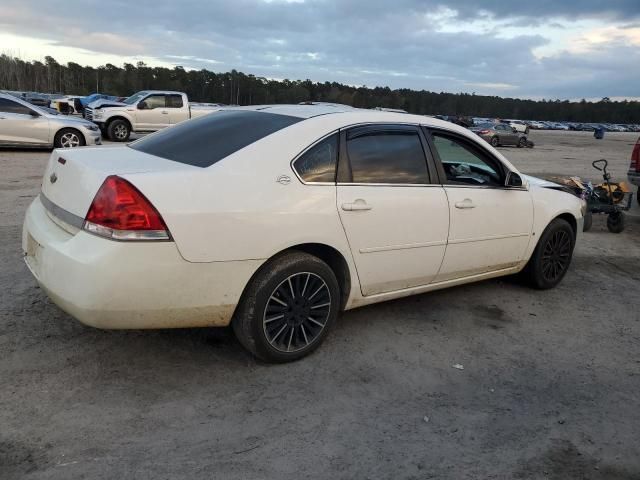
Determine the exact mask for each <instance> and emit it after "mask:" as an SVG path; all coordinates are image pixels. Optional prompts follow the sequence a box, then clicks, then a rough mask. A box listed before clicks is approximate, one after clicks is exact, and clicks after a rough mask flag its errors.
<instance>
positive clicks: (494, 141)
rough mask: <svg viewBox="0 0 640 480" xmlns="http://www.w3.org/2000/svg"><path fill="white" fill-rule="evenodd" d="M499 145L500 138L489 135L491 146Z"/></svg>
mask: <svg viewBox="0 0 640 480" xmlns="http://www.w3.org/2000/svg"><path fill="white" fill-rule="evenodd" d="M498 145H500V139H499V138H498V137H491V146H492V147H497V146H498Z"/></svg>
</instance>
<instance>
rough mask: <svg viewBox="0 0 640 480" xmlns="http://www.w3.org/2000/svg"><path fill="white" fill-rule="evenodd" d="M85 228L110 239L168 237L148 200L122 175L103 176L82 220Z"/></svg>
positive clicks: (164, 227) (167, 231)
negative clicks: (100, 184)
mask: <svg viewBox="0 0 640 480" xmlns="http://www.w3.org/2000/svg"><path fill="white" fill-rule="evenodd" d="M83 228H84V229H85V230H87V231H89V232H91V233H95V234H96V235H100V236H102V237H107V238H112V239H114V240H169V239H170V236H169V230H168V229H167V226H166V225H165V223H164V220H163V219H162V217H161V216H160V214H159V213H158V211H157V210H156V209H155V207H154V206H153V205H151V202H149V200H147V199H146V197H145V196H144V195H143V194H142V193H140V191H139V190H138V189H137V188H136V187H134V186H133V185H131V184H130V183H129V182H128V181H126V180H125V179H123V178H120V177H117V176H115V175H112V176H110V177H107V179H106V180H105V181H104V183H103V184H102V186H101V187H100V189H99V190H98V193H96V196H95V197H94V199H93V202H92V203H91V206H90V207H89V211H88V212H87V216H86V218H85V220H84V227H83Z"/></svg>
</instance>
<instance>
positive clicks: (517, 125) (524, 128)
mask: <svg viewBox="0 0 640 480" xmlns="http://www.w3.org/2000/svg"><path fill="white" fill-rule="evenodd" d="M500 123H504V124H507V125H509V126H510V127H511V128H514V129H515V130H516V131H518V132H520V133H524V134H526V135H528V134H529V125H527V124H526V123H525V122H523V121H522V120H501V121H500Z"/></svg>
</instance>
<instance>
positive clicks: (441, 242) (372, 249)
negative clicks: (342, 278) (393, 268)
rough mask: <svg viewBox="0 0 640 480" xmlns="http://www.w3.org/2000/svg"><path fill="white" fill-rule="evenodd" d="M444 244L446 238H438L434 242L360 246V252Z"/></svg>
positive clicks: (440, 245)
mask: <svg viewBox="0 0 640 480" xmlns="http://www.w3.org/2000/svg"><path fill="white" fill-rule="evenodd" d="M446 244H447V241H446V240H440V241H436V242H425V243H408V244H406V245H388V246H385V247H368V248H361V249H360V253H375V252H388V251H391V250H408V249H410V248H424V247H442V246H444V245H446Z"/></svg>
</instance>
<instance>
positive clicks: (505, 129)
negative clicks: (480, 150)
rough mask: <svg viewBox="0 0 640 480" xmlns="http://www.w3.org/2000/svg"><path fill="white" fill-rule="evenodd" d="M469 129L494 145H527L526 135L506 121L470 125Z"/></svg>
mask: <svg viewBox="0 0 640 480" xmlns="http://www.w3.org/2000/svg"><path fill="white" fill-rule="evenodd" d="M469 130H471V131H472V132H474V133H476V134H478V135H479V136H480V137H482V139H483V140H486V141H487V142H488V143H490V144H491V145H492V146H494V147H498V146H501V145H513V146H516V147H526V146H527V136H526V135H525V134H524V133H521V132H518V131H517V130H516V129H515V128H513V127H511V126H510V125H508V124H506V123H497V124H493V123H485V124H482V125H478V126H477V127H471V128H470V129H469Z"/></svg>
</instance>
